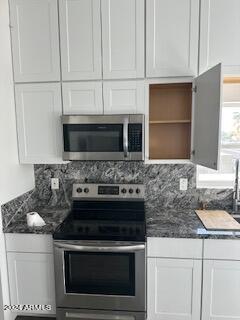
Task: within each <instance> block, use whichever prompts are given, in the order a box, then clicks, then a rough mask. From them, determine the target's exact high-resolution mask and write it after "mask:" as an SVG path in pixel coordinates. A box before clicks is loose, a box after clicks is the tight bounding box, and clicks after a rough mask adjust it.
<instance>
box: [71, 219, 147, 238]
mask: <svg viewBox="0 0 240 320" xmlns="http://www.w3.org/2000/svg"><path fill="white" fill-rule="evenodd" d="M74 223H75V226H74V233H75V234H78V236H79V237H80V238H81V239H84V238H91V237H97V238H98V239H102V238H106V237H107V238H109V237H110V238H111V239H113V240H114V239H115V238H119V237H122V238H127V239H134V240H138V238H139V240H142V237H143V236H142V235H144V234H145V225H144V224H143V223H137V222H128V223H122V224H121V223H117V224H116V223H104V222H103V223H100V224H94V223H92V224H89V223H88V222H84V221H75V222H74Z"/></svg>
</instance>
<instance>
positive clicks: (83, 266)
mask: <svg viewBox="0 0 240 320" xmlns="http://www.w3.org/2000/svg"><path fill="white" fill-rule="evenodd" d="M145 236H146V233H145V210H144V187H143V185H135V184H131V185H126V184H121V185H116V184H101V185H100V184H75V185H73V202H72V209H71V212H70V214H69V215H68V217H67V218H66V219H65V221H64V222H63V223H62V224H61V225H60V226H59V227H58V229H57V230H56V231H55V233H54V235H53V237H54V257H55V278H56V279H55V280H56V302H57V319H58V320H76V319H84V320H88V319H97V320H100V319H101V320H103V319H104V320H143V319H145V318H146V278H145V273H146V259H145Z"/></svg>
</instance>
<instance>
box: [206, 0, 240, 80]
mask: <svg viewBox="0 0 240 320" xmlns="http://www.w3.org/2000/svg"><path fill="white" fill-rule="evenodd" d="M239 30H240V1H239V0H202V1H201V29H200V72H203V71H205V70H207V69H208V68H209V67H212V66H214V65H215V64H217V63H219V62H221V63H222V65H223V72H224V73H225V74H239V73H240V58H239V57H240V37H239Z"/></svg>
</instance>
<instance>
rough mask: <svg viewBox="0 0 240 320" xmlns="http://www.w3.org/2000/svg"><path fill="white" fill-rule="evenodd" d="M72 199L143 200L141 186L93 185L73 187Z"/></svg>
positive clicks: (142, 187)
mask: <svg viewBox="0 0 240 320" xmlns="http://www.w3.org/2000/svg"><path fill="white" fill-rule="evenodd" d="M72 196H73V198H75V199H76V198H105V199H106V198H116V199H121V198H123V199H126V198H127V199H144V185H142V184H94V183H83V184H74V185H73V193H72Z"/></svg>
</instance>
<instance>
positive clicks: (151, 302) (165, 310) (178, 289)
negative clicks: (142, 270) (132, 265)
mask: <svg viewBox="0 0 240 320" xmlns="http://www.w3.org/2000/svg"><path fill="white" fill-rule="evenodd" d="M201 265H202V262H201V260H184V259H162V258H148V292H147V295H148V319H151V320H200V304H201Z"/></svg>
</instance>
